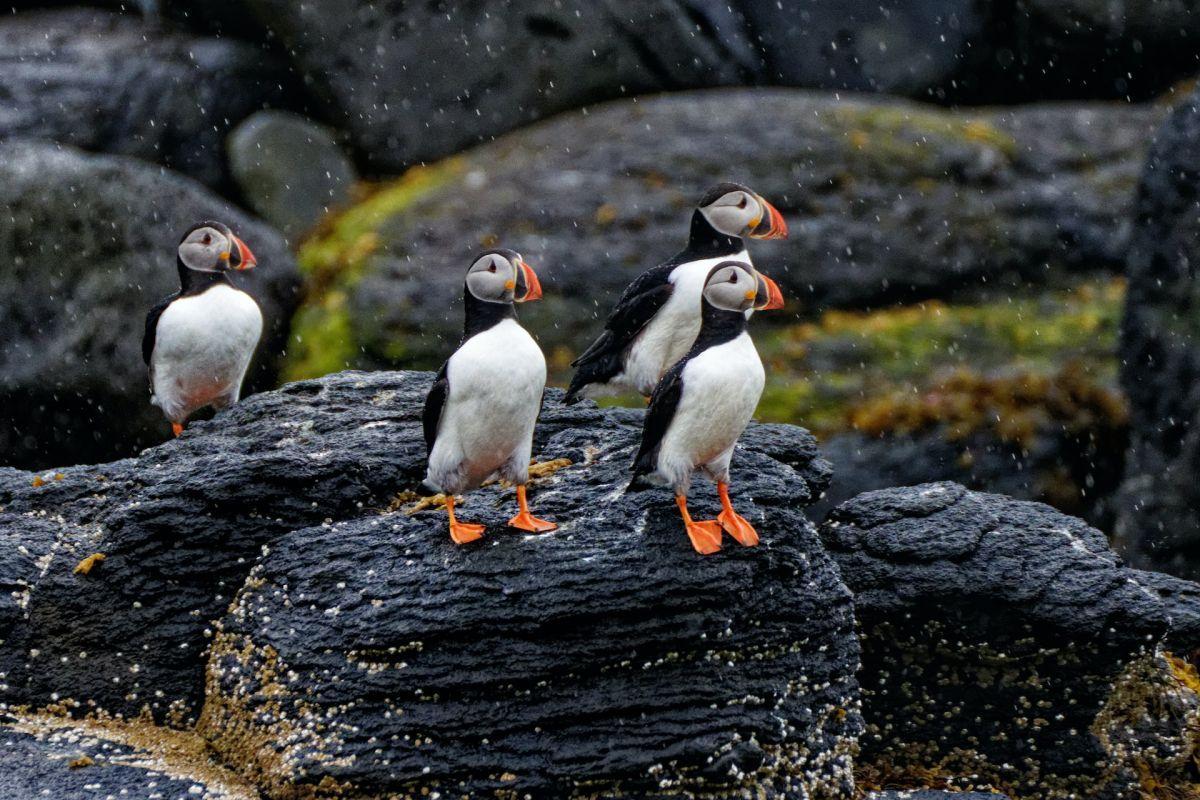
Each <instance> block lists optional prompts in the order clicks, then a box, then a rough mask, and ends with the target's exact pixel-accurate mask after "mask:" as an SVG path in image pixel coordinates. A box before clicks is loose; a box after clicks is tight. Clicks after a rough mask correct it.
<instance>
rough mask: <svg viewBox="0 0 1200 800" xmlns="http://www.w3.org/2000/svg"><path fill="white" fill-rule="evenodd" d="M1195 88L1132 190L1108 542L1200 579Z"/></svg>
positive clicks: (1199, 223) (1151, 564) (1139, 560)
mask: <svg viewBox="0 0 1200 800" xmlns="http://www.w3.org/2000/svg"><path fill="white" fill-rule="evenodd" d="M1198 165H1200V92H1198V93H1195V94H1193V95H1192V96H1191V97H1190V98H1189V99H1188V100H1186V101H1184V102H1183V103H1182V104H1181V105H1180V106H1179V107H1178V108H1176V109H1175V110H1174V112H1172V114H1171V116H1170V118H1169V119H1168V120H1167V121H1166V122H1165V123H1164V124H1163V127H1162V129H1161V130H1160V131H1159V132H1158V135H1157V136H1156V137H1155V141H1154V145H1153V147H1152V148H1151V151H1150V155H1149V157H1148V159H1147V161H1146V167H1145V171H1144V172H1143V174H1142V180H1141V183H1140V184H1139V186H1138V194H1137V204H1136V207H1135V215H1134V232H1133V239H1132V242H1131V243H1130V247H1129V256H1128V259H1127V262H1126V269H1125V274H1126V278H1127V279H1128V281H1129V289H1128V293H1127V295H1126V304H1125V318H1124V320H1123V321H1122V326H1121V361H1120V364H1121V382H1122V385H1123V386H1124V389H1125V392H1126V394H1128V395H1129V402H1130V407H1131V411H1132V415H1131V441H1130V447H1129V453H1128V456H1127V459H1126V469H1125V477H1124V483H1123V485H1122V489H1121V493H1120V497H1119V499H1118V504H1119V508H1118V512H1119V516H1118V520H1117V526H1116V543H1117V545H1118V547H1119V549H1120V550H1121V552H1122V553H1123V554H1124V555H1125V556H1126V557H1127V558H1128V559H1129V560H1130V561H1132V562H1133V563H1134V564H1137V565H1139V566H1144V567H1148V568H1151V569H1160V570H1166V571H1168V572H1173V573H1175V574H1177V575H1181V576H1183V577H1186V578H1192V579H1195V578H1197V577H1200V484H1198V483H1197V481H1196V475H1197V473H1198V471H1200V325H1198V324H1197V320H1198V319H1200V280H1198V279H1197V277H1196V266H1195V265H1196V263H1197V261H1198V260H1200V166H1198Z"/></svg>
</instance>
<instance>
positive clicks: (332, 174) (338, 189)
mask: <svg viewBox="0 0 1200 800" xmlns="http://www.w3.org/2000/svg"><path fill="white" fill-rule="evenodd" d="M229 167H230V170H231V171H232V172H233V176H234V180H236V181H237V185H238V189H239V191H240V192H241V195H242V197H243V198H245V200H246V202H247V203H248V204H249V205H250V207H251V208H253V209H254V210H255V211H256V212H257V213H258V214H259V215H260V216H262V218H263V219H265V220H267V221H268V222H270V223H271V224H272V225H274V226H275V227H277V228H278V229H279V230H280V231H282V232H283V234H284V235H285V236H287V237H288V238H290V239H291V240H292V241H293V242H295V241H298V240H299V238H300V236H301V235H302V234H303V233H304V232H305V231H307V230H308V229H309V228H311V227H312V226H313V225H315V224H316V223H317V222H318V221H319V220H320V219H321V218H322V217H323V216H325V214H327V213H328V212H329V210H330V209H331V208H337V207H338V206H341V205H344V204H345V203H346V202H347V201H348V200H349V198H350V189H351V188H352V187H353V185H354V182H355V180H356V177H355V172H354V165H353V164H352V163H350V159H349V158H348V157H347V156H346V154H345V153H343V152H342V150H341V148H340V147H339V146H338V143H337V140H336V137H335V135H334V133H333V131H331V130H329V129H328V128H325V127H323V126H321V125H318V124H317V123H315V122H313V121H312V120H309V119H306V118H304V117H301V116H299V115H297V114H292V113H289V112H287V111H259V112H258V113H256V114H254V115H252V116H250V117H248V118H247V119H246V120H244V121H243V122H242V123H241V124H240V125H238V127H237V128H236V129H234V131H233V133H232V134H230V136H229Z"/></svg>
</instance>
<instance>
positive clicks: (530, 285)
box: [467, 248, 542, 303]
mask: <svg viewBox="0 0 1200 800" xmlns="http://www.w3.org/2000/svg"><path fill="white" fill-rule="evenodd" d="M467 291H469V292H470V293H471V294H472V295H474V296H475V297H476V298H478V299H480V300H483V301H485V302H488V303H528V302H529V301H530V300H537V299H538V298H539V297H541V296H542V284H541V283H539V282H538V278H537V274H536V273H534V271H533V268H532V267H530V266H529V265H528V264H526V263H525V260H524V259H523V258H521V254H520V253H518V252H516V251H515V250H508V249H505V248H497V249H495V250H484V251H483V252H482V253H480V254H479V255H477V256H476V257H475V261H474V263H472V264H471V269H470V270H469V271H468V272H467Z"/></svg>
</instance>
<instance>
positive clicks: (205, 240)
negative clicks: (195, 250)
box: [200, 233, 212, 245]
mask: <svg viewBox="0 0 1200 800" xmlns="http://www.w3.org/2000/svg"><path fill="white" fill-rule="evenodd" d="M200 243H201V244H206V245H207V244H212V234H210V233H206V234H204V238H203V239H201V240H200Z"/></svg>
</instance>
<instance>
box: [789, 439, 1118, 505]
mask: <svg viewBox="0 0 1200 800" xmlns="http://www.w3.org/2000/svg"><path fill="white" fill-rule="evenodd" d="M1091 421H1092V423H1093V424H1089V425H1087V426H1086V428H1084V429H1081V430H1078V431H1075V432H1067V431H1065V430H1064V427H1065V426H1063V425H1062V424H1061V423H1060V422H1058V421H1053V420H1049V419H1047V420H1045V421H1044V424H1042V425H1039V426H1038V431H1037V435H1036V436H1035V437H1034V438H1033V440H1032V441H1031V442H1028V443H1021V442H1016V441H1006V440H1004V439H1003V438H1001V437H1000V436H997V435H996V434H995V433H994V432H993V431H989V430H982V431H978V432H974V433H972V434H971V435H969V436H959V435H956V432H953V431H950V430H948V428H947V427H946V426H935V427H933V428H930V429H929V430H925V431H920V432H916V433H908V432H896V433H894V434H887V435H883V436H868V435H866V434H863V433H858V432H854V431H851V432H847V433H839V434H836V435H834V436H831V437H830V438H829V439H828V440H827V441H824V442H822V443H821V452H822V453H823V454H824V455H825V457H826V458H828V459H829V460H830V461H831V462H832V463H834V464H836V465H837V469H836V470H835V472H834V477H833V481H832V482H831V483H830V486H829V490H828V491H827V492H826V493H825V496H824V497H822V498H821V500H820V502H818V503H817V504H816V505H814V506H813V509H812V512H811V513H812V516H813V518H814V519H820V518H822V517H823V516H824V515H825V514H826V513H828V512H829V511H830V510H831V509H833V508H834V507H836V506H838V505H840V504H841V503H843V502H845V501H846V500H849V499H850V498H852V497H855V496H856V495H859V494H861V493H863V492H867V491H874V490H876V489H886V488H889V487H892V486H913V485H915V484H918V483H929V482H932V481H954V482H956V483H961V484H964V485H966V486H968V487H970V488H972V489H977V490H986V491H989V492H993V493H995V494H1003V495H1007V496H1009V497H1013V498H1015V499H1018V500H1036V501H1039V502H1043V503H1049V504H1050V505H1052V506H1054V507H1055V508H1057V509H1058V510H1060V511H1063V512H1066V513H1068V514H1071V515H1072V516H1079V517H1082V518H1083V519H1085V520H1086V521H1087V522H1088V523H1089V524H1091V525H1095V526H1097V527H1099V528H1111V525H1112V521H1113V518H1114V509H1113V507H1112V503H1113V501H1112V495H1113V493H1114V492H1115V491H1116V490H1117V487H1118V485H1119V484H1120V476H1121V468H1122V466H1123V464H1124V453H1125V444H1126V428H1125V426H1124V425H1118V424H1114V423H1113V422H1112V421H1111V420H1105V419H1102V418H1098V417H1097V418H1092V420H1091Z"/></svg>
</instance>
